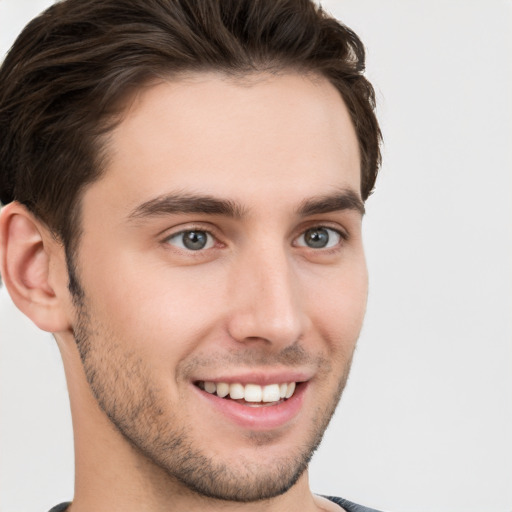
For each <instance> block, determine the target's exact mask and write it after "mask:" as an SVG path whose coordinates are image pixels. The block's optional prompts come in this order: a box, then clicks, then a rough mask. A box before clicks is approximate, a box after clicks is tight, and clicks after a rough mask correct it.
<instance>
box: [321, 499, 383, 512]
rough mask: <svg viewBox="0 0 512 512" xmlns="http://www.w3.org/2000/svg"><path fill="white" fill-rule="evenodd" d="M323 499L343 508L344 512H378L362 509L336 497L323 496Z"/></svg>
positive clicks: (376, 511) (372, 509) (366, 508)
mask: <svg viewBox="0 0 512 512" xmlns="http://www.w3.org/2000/svg"><path fill="white" fill-rule="evenodd" d="M325 498H327V499H328V500H330V501H332V502H333V503H336V505H339V506H340V507H343V508H344V509H345V510H346V512H380V511H379V510H375V509H374V508H368V507H363V506H362V505H358V504H357V503H352V502H351V501H348V500H346V499H344V498H337V497H336V496H325Z"/></svg>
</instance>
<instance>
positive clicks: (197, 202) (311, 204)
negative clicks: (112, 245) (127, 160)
mask: <svg viewBox="0 0 512 512" xmlns="http://www.w3.org/2000/svg"><path fill="white" fill-rule="evenodd" d="M342 210H356V211H358V212H359V213H360V214H361V215H364V211H365V210H364V203H363V201H362V200H361V199H360V197H359V196H358V195H357V194H356V193H355V192H354V191H353V190H342V191H340V192H337V193H335V194H332V195H324V196H319V197H313V198H310V199H306V200H304V201H303V202H302V203H301V204H300V206H299V208H298V209H297V213H298V215H300V216H301V217H308V216H310V215H318V214H322V213H330V212H334V211H342ZM187 213H197V214H207V215H222V216H225V217H232V218H235V219H240V218H242V217H243V216H244V215H245V213H246V210H245V208H243V206H241V205H240V204H238V203H236V202H235V201H231V200H229V199H221V198H217V197H213V196H208V195H194V194H167V195H162V196H158V197H156V198H154V199H150V200H149V201H145V202H144V203H142V204H140V205H139V206H137V207H136V208H135V209H133V210H132V211H131V213H130V214H129V215H128V219H129V220H137V219H145V218H151V217H159V216H163V215H172V214H187Z"/></svg>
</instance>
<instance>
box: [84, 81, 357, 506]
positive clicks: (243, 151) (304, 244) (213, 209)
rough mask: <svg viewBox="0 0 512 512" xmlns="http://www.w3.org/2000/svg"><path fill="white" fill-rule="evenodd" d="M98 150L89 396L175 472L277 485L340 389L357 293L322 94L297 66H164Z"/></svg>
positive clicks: (349, 203) (348, 131)
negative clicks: (249, 69) (162, 78)
mask: <svg viewBox="0 0 512 512" xmlns="http://www.w3.org/2000/svg"><path fill="white" fill-rule="evenodd" d="M108 152H109V162H108V167H107V171H106V173H105V175H104V177H102V178H101V179H100V180H99V181H97V182H95V183H94V184H92V185H91V186H90V187H89V188H88V189H87V190H86V192H85V194H84V197H83V204H82V227H83V234H82V238H81V242H80V247H79V251H78V256H77V258H76V265H77V269H78V277H79V280H80V283H81V286H82V288H83V292H84V298H83V301H82V304H81V305H80V306H79V307H78V308H77V315H76V316H77V318H76V323H75V325H74V330H75V334H76V338H77V342H78V347H79V350H80V353H81V356H82V360H83V363H84V368H85V373H86V375H87V380H88V382H89V385H90V387H91V389H92V391H93V394H94V396H95V397H96V399H97V401H98V403H99V404H100V406H101V408H102V410H103V411H104V412H105V413H106V414H107V416H108V417H109V418H110V420H111V421H112V423H113V424H114V425H115V426H116V427H117V428H118V429H119V431H121V432H122V434H123V435H124V436H125V438H126V439H127V440H128V441H129V442H130V443H131V444H132V445H133V446H134V447H135V448H136V449H137V450H138V452H139V453H141V455H143V456H144V458H145V460H146V461H148V460H149V461H150V464H153V465H154V466H155V468H156V467H158V468H159V471H161V469H163V470H165V472H166V474H167V475H169V476H170V477H171V478H172V479H173V480H175V481H179V482H181V483H184V484H185V486H186V487H188V488H189V489H192V490H195V491H198V492H199V493H201V494H203V495H207V496H213V497H217V498H221V499H229V500H239V501H251V500H256V499H261V498H268V497H271V496H276V495H278V494H280V493H282V492H284V491H285V490H287V489H288V488H289V487H290V486H291V485H293V483H294V482H295V481H296V480H297V478H298V477H299V476H300V475H301V473H302V472H303V471H304V469H305V467H306V465H307V462H308V460H309V458H310V456H311V454H312V451H313V450H314V448H315V447H316V445H317V444H318V443H319V441H320V439H321V437H322V434H323V432H324V430H325V428H326V426H327V423H328V421H329V419H330V417H331V415H332V413H333V411H334V409H335V406H336V404H337V402H338V400H339V396H340V394H341V391H342V389H343V386H344V384H345V381H346V378H347V374H348V370H349V366H350V361H351V357H352V353H353V350H354V346H355V343H356V340H357V337H358V335H359V331H360V328H361V323H362V320H363V315H364V310H365V304H366V294H367V275H366V266H365V261H364V254H363V247H362V240H361V216H362V215H361V211H360V207H362V204H361V199H360V192H359V189H360V171H359V156H358V145H357V139H356V136H355V132H354V129H353V127H352V125H351V122H350V119H349V115H348V112H347V110H346V108H345V106H344V104H343V102H342V100H341V97H340V95H339V93H338V92H337V91H336V90H335V88H334V87H333V86H332V85H330V84H329V83H328V82H327V81H326V80H323V79H320V78H318V77H317V78H315V79H312V78H306V77H304V76H299V75H295V74H287V75H285V74H283V75H277V76H270V75H269V76H267V75H260V76H258V77H253V78H251V79H245V80H244V82H243V83H242V82H234V81H232V80H229V79H227V78H225V77H223V76H220V75H214V74H199V75H196V76H193V77H190V78H189V79H187V80H180V81H175V82H166V83H161V84H158V85H154V86H152V87H149V88H147V89H146V90H144V91H143V92H142V93H141V94H140V95H139V96H138V97H137V98H136V99H135V101H134V102H133V104H132V105H131V107H130V109H129V110H128V111H127V113H126V115H125V116H124V118H123V121H122V122H121V123H120V125H119V126H118V127H117V128H116V129H115V130H114V132H113V134H112V136H111V140H110V142H109V146H108ZM294 386H295V391H293V387H294ZM228 392H229V393H230V394H231V395H232V396H231V397H230V394H227V396H226V393H228ZM292 392H293V394H292ZM219 395H220V396H219ZM282 395H285V398H282ZM290 395H291V397H290ZM286 397H289V398H286Z"/></svg>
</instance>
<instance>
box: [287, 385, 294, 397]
mask: <svg viewBox="0 0 512 512" xmlns="http://www.w3.org/2000/svg"><path fill="white" fill-rule="evenodd" d="M294 392H295V382H292V383H291V384H288V390H287V391H286V395H285V398H290V397H291V396H292V395H293V393H294Z"/></svg>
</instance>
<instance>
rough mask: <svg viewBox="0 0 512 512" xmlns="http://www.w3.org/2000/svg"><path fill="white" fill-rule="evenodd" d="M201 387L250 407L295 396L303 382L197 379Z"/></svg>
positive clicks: (274, 402) (272, 403) (274, 403)
mask: <svg viewBox="0 0 512 512" xmlns="http://www.w3.org/2000/svg"><path fill="white" fill-rule="evenodd" d="M194 384H195V385H196V386H197V387H198V388H199V389H202V390H203V391H206V392H207V393H210V394H212V395H216V396H218V397H220V398H224V399H228V400H235V401H236V402H238V403H241V404H244V405H247V406H249V407H262V406H268V405H276V404H279V403H282V402H284V401H285V400H288V399H289V398H291V397H292V396H293V394H294V393H295V391H296V389H297V387H299V386H301V385H302V384H303V383H301V382H283V383H279V384H278V383H276V384H267V385H266V386H260V385H259V384H241V383H237V382H235V383H227V382H211V381H202V380H200V381H197V382H195V383H194Z"/></svg>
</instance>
